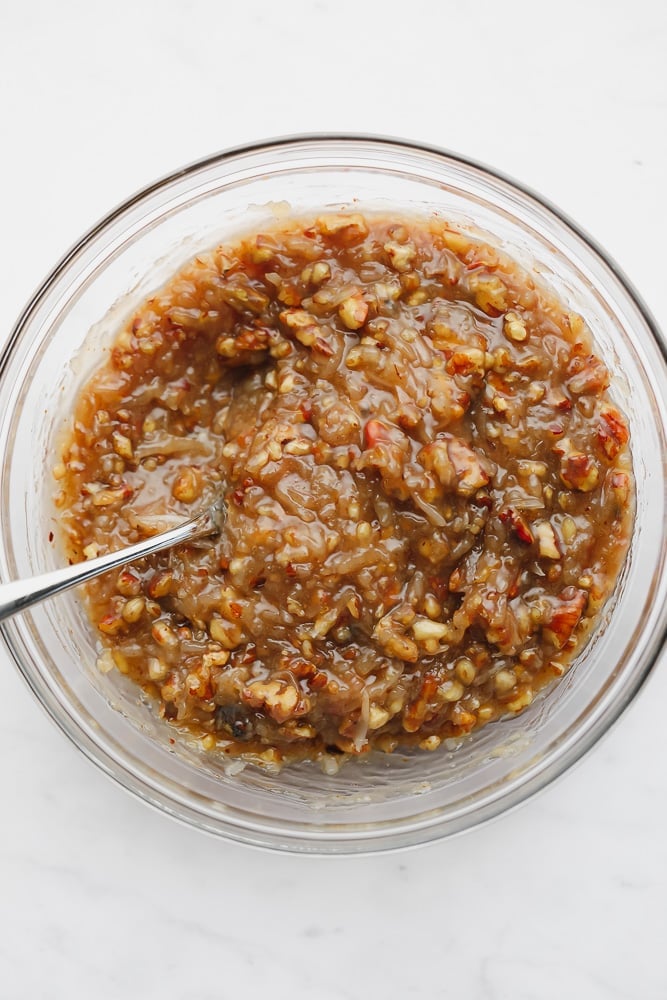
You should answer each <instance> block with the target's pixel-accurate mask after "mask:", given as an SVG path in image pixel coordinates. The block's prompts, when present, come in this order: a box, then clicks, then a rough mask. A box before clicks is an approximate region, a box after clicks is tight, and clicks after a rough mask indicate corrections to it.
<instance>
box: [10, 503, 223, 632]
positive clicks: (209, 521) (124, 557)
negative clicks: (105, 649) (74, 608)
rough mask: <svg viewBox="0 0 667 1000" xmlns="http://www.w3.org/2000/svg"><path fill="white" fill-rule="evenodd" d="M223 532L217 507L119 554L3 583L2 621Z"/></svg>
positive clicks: (111, 554)
mask: <svg viewBox="0 0 667 1000" xmlns="http://www.w3.org/2000/svg"><path fill="white" fill-rule="evenodd" d="M219 530H220V523H219V518H218V512H217V508H216V507H215V506H214V507H212V508H209V509H207V510H203V511H202V512H201V513H200V514H198V515H197V516H196V517H193V518H191V519H190V520H189V521H185V522H184V523H183V524H179V525H178V526H177V527H176V528H170V529H169V530H168V531H161V532H160V533H159V534H157V535H153V536H152V537H151V538H146V539H145V540H144V541H142V542H137V543H136V544H135V545H128V546H127V547H126V548H123V549H119V550H118V551H117V552H107V553H106V554H105V555H103V556H98V557H97V558H96V559H88V560H86V562H81V563H75V564H74V565H73V566H65V567H63V568H62V569H54V570H52V571H51V572H50V573H43V574H42V575H41V576H33V577H31V578H29V579H27V580H15V581H12V582H11V583H0V622H1V621H4V619H5V618H11V616H12V615H15V614H17V613H18V612H19V611H24V610H25V609H26V608H30V607H32V605H33V604H38V603H39V602H40V601H44V600H46V598H48V597H53V596H54V594H59V593H60V592H61V591H62V590H67V589H68V588H69V587H76V586H77V584H80V583H85V582H86V580H90V579H92V578H93V577H95V576H99V575H100V574H101V573H106V572H107V571H108V570H110V569H115V568H116V567H118V566H124V565H125V564H126V563H129V562H133V561H134V560H135V559H141V558H142V557H143V556H149V555H151V554H152V553H153V552H160V551H162V549H168V548H171V547H172V546H173V545H179V544H181V543H183V542H187V541H192V540H193V539H195V538H203V537H205V536H206V535H212V534H214V533H216V532H218V531H219Z"/></svg>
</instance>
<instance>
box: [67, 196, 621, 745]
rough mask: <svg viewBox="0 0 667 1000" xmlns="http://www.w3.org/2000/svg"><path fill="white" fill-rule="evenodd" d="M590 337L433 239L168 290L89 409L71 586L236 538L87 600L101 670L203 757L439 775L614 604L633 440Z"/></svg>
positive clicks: (70, 454) (102, 375) (346, 246)
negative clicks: (416, 764)
mask: <svg viewBox="0 0 667 1000" xmlns="http://www.w3.org/2000/svg"><path fill="white" fill-rule="evenodd" d="M608 384H609V373H608V371H607V369H606V367H605V365H604V364H603V363H602V361H601V360H600V359H599V358H598V357H597V356H596V355H595V353H594V346H593V344H592V342H591V335H590V332H589V330H588V329H587V327H586V324H585V322H584V321H583V319H582V318H581V317H580V316H578V315H575V314H573V313H571V312H568V311H567V309H566V308H565V307H564V306H563V305H562V304H561V303H559V302H558V301H556V300H555V299H554V298H553V296H552V295H551V293H549V292H548V291H546V290H545V289H544V288H541V287H539V286H538V285H536V283H535V281H534V280H533V279H532V278H531V277H530V276H529V275H528V274H527V273H526V272H524V271H522V270H521V269H520V268H519V267H518V266H517V265H516V264H515V263H514V262H512V261H511V260H509V259H508V258H506V257H505V256H503V255H502V254H501V253H500V252H499V251H498V250H496V249H494V248H493V247H492V246H489V245H487V244H485V243H483V242H480V241H476V240H473V239H471V238H469V237H468V236H465V235H463V234H461V233H460V232H457V231H455V230H454V229H453V228H452V227H448V226H447V225H446V224H445V223H443V222H439V221H425V220H424V221H422V222H417V221H410V222H407V221H405V220H398V221H397V220H391V219H387V218H372V217H368V218H366V217H363V216H362V215H359V214H354V215H353V214H341V215H326V216H321V217H320V218H318V219H316V220H315V221H312V220H311V221H310V222H305V223H304V222H303V221H293V222H291V223H290V224H287V225H285V226H284V227H283V228H281V229H279V230H278V229H276V230H275V231H270V232H266V233H262V234H260V235H253V236H252V237H249V238H246V239H243V240H240V241H238V242H237V243H235V244H233V245H228V246H227V245H226V246H222V247H218V248H217V249H215V250H213V251H212V252H210V253H207V254H203V255H201V256H199V257H197V258H196V259H195V260H193V261H192V262H191V263H189V264H188V265H187V266H185V267H183V268H182V270H181V271H179V273H178V274H176V275H175V276H174V277H173V278H172V279H171V280H170V281H169V282H168V284H167V285H165V286H164V287H163V288H162V289H161V290H159V291H158V292H156V293H155V294H154V295H153V296H152V297H151V298H150V299H148V300H147V301H146V302H144V304H143V305H141V306H140V307H139V308H138V309H137V310H136V312H135V313H134V315H132V316H131V317H130V319H129V321H128V323H127V325H126V326H125V328H124V329H123V330H122V331H121V332H120V334H119V336H118V337H117V340H116V342H115V345H114V346H113V348H112V350H111V352H110V356H109V358H108V361H107V362H106V364H104V365H103V366H102V367H101V368H100V369H99V371H98V372H97V373H96V375H95V376H94V377H93V378H92V380H91V381H90V382H89V383H88V384H87V385H86V387H85V389H84V390H83V391H82V393H81V395H80V396H79V398H78V400H77V402H76V410H75V416H74V421H73V429H72V433H71V437H70V439H69V440H68V443H67V445H66V447H65V449H64V452H63V455H62V463H61V464H60V465H59V466H58V467H57V469H56V476H57V478H58V479H59V487H60V492H59V494H58V495H57V497H56V504H57V506H58V507H59V510H60V516H61V519H62V525H63V530H64V534H65V539H66V544H67V547H68V549H69V551H70V554H71V556H72V558H73V559H76V560H79V559H82V558H90V557H92V556H95V555H97V554H99V553H102V552H104V551H107V550H110V549H114V548H117V547H119V546H120V545H123V544H129V543H131V542H134V541H137V540H138V539H140V538H142V537H145V536H146V535H148V534H151V533H154V532H155V531H158V530H160V529H163V528H165V527H168V526H171V525H172V524H174V523H175V522H177V521H181V520H183V519H185V518H187V517H188V516H191V515H193V514H194V513H196V512H197V511H198V509H199V508H201V507H202V506H204V505H205V504H207V503H209V502H210V501H211V500H212V499H213V498H214V497H215V495H216V494H217V493H218V492H219V491H223V492H224V495H225V496H226V498H227V506H228V519H227V527H226V530H225V531H224V533H223V535H222V536H221V537H219V538H217V539H213V540H206V541H204V542H200V543H197V544H192V545H189V546H185V547H182V548H179V549H177V550H174V551H171V552H169V553H165V554H162V555H158V556H154V557H151V558H150V559H145V560H143V561H142V562H140V563H137V564H135V565H132V566H128V567H127V568H126V569H125V570H124V571H123V572H121V573H120V575H118V574H109V575H107V576H104V577H102V578H100V579H97V580H94V581H93V582H92V583H90V584H88V585H87V604H88V609H89V613H90V617H91V619H92V621H93V623H94V625H95V627H96V628H97V629H98V630H99V634H100V640H101V643H102V652H101V654H100V658H99V666H100V668H101V669H103V670H110V669H113V668H116V669H118V670H119V671H121V672H122V673H124V674H129V675H130V676H131V677H132V678H133V679H134V680H135V681H136V682H137V683H138V684H140V685H141V686H142V687H143V688H144V689H145V690H146V691H147V692H148V693H149V695H151V696H152V697H153V698H154V699H155V701H156V703H157V705H158V706H159V711H160V713H161V714H162V715H163V716H164V717H165V718H166V719H168V720H171V721H172V722H173V723H174V724H175V725H177V726H178V727H179V728H181V729H184V730H186V731H188V732H190V733H191V734H192V733H194V734H196V735H197V736H199V737H201V738H202V740H203V745H204V747H205V748H207V749H210V750H214V749H216V748H217V750H218V751H219V752H225V753H231V754H245V755H247V756H248V757H249V759H251V760H255V761H260V762H261V761H264V762H265V763H269V762H270V763H272V764H279V763H280V762H281V761H286V760H287V761H288V760H294V759H302V758H309V759H317V758H321V759H323V760H325V761H326V760H329V761H331V760H332V758H330V757H328V755H329V754H332V753H338V754H340V753H341V752H342V753H344V754H363V753H366V752H367V751H369V750H370V749H373V748H378V749H380V750H384V751H389V752H390V751H392V750H394V749H395V748H396V747H398V746H403V745H408V744H418V745H419V746H420V747H423V748H425V749H429V750H432V749H435V748H436V747H437V746H438V745H439V744H440V742H441V741H442V740H443V739H445V738H448V737H457V736H460V735H462V734H465V733H469V732H470V731H471V730H473V729H474V728H475V727H478V726H481V725H483V724H484V723H487V722H489V721H490V720H492V719H495V718H497V717H499V716H502V715H506V714H511V713H517V712H520V711H521V710H522V709H523V708H525V707H526V706H527V705H529V704H530V703H531V701H532V699H533V697H534V696H535V693H536V692H537V691H538V690H539V689H540V688H542V687H543V686H544V685H545V684H547V683H548V682H549V681H551V680H552V679H553V678H556V677H559V676H560V675H562V674H563V673H564V671H565V670H566V669H567V667H568V665H569V663H570V662H571V660H572V658H573V655H574V653H575V652H576V651H577V650H578V649H579V648H580V646H581V643H582V640H583V638H584V637H585V635H586V634H587V632H588V631H589V630H590V627H591V624H593V623H594V622H595V621H596V619H597V617H598V616H599V613H600V609H601V608H602V606H603V604H604V602H605V601H606V599H607V598H608V596H609V594H610V593H611V591H612V590H613V588H614V584H615V580H616V577H617V575H618V571H619V567H620V566H621V564H622V561H623V558H624V555H625V552H626V549H627V546H628V541H629V535H630V530H631V524H632V514H633V502H634V487H633V479H632V466H631V460H630V454H629V450H628V447H627V445H628V430H627V427H626V422H625V420H624V418H623V416H622V414H621V413H619V411H618V410H617V409H616V407H615V406H614V405H613V403H612V402H611V401H610V399H609V397H608V395H607V392H606V390H607V386H608Z"/></svg>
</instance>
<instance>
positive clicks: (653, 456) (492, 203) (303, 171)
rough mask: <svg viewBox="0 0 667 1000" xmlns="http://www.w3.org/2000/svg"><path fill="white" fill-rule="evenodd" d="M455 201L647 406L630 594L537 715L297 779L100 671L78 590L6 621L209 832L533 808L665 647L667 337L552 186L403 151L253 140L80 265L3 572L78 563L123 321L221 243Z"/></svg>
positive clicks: (26, 348) (343, 830)
mask: <svg viewBox="0 0 667 1000" xmlns="http://www.w3.org/2000/svg"><path fill="white" fill-rule="evenodd" d="M324 207H327V208H336V209H340V208H352V209H359V208H360V209H362V210H365V211H381V212H397V213H398V214H403V215H406V214H407V215H422V216H424V215H426V216H428V215H431V214H432V213H434V212H435V213H438V214H439V215H441V216H442V217H445V218H447V219H450V220H452V221H454V222H456V223H457V224H459V225H460V226H462V227H463V228H470V229H472V230H477V231H479V230H482V231H487V232H488V233H489V234H491V235H492V238H493V239H494V240H495V241H496V242H499V243H500V244H501V245H502V246H503V247H504V248H505V249H506V250H507V252H508V253H510V254H511V255H512V256H513V257H515V259H517V260H518V261H519V262H520V263H522V264H523V265H524V266H525V267H527V268H529V269H532V270H534V271H536V272H537V273H538V275H539V276H540V278H541V280H543V281H546V282H547V283H548V284H550V285H551V286H552V287H553V288H554V290H555V291H556V292H557V294H558V295H560V296H561V297H562V298H563V299H565V300H566V301H567V302H568V303H569V304H570V306H571V308H573V309H575V310H577V311H579V312H581V313H583V314H584V315H585V317H586V319H587V320H588V322H589V324H590V325H591V327H592V329H593V333H594V335H595V338H596V340H597V343H598V346H599V349H600V351H601V353H602V355H603V356H604V358H605V360H606V362H607V364H608V365H609V367H610V369H611V371H612V372H613V373H614V385H613V393H614V396H615V397H616V399H617V401H618V404H619V405H620V406H621V407H622V408H623V410H624V411H625V412H626V414H627V415H628V417H629V421H630V426H631V435H632V450H633V460H634V464H635V473H636V477H637V493H638V509H637V518H636V524H635V528H634V534H633V538H632V544H631V551H630V557H629V559H628V562H627V565H626V567H625V570H624V573H623V576H622V580H621V582H620V584H619V587H618V590H617V593H616V595H615V598H614V600H613V601H612V602H611V604H610V605H609V606H608V607H607V609H606V613H605V615H604V618H603V620H602V622H601V623H600V626H599V627H598V629H597V631H596V632H595V634H594V635H593V636H592V638H591V640H590V642H589V643H588V644H587V646H586V649H585V650H584V651H583V652H582V654H581V655H580V656H579V658H578V660H577V662H576V664H575V666H574V668H573V669H572V670H571V671H570V672H569V673H568V675H567V676H566V677H565V678H564V679H562V680H561V681H560V682H559V683H558V684H557V685H556V686H555V687H552V688H551V689H550V690H549V691H548V692H546V693H544V694H543V695H542V696H541V697H539V698H538V699H537V700H536V702H535V703H534V704H533V705H532V706H531V707H530V708H529V709H528V710H527V711H526V712H525V713H523V714H522V715H520V716H518V717H516V718H512V719H507V720H504V721H501V722H498V723H494V724H492V725H490V726H488V727H486V728H485V729H483V730H481V731H480V732H479V733H477V734H474V735H473V736H472V737H469V738H467V739H465V740H461V741H458V742H457V743H454V744H449V745H448V746H447V747H443V748H441V749H440V750H439V751H437V752H435V753H424V752H409V753H395V754H393V755H391V756H384V755H378V756H372V757H370V758H365V759H362V760H359V761H354V762H351V763H349V764H348V765H346V766H345V767H344V768H343V769H342V770H341V771H340V773H339V774H338V775H334V776H326V775H324V774H323V773H322V772H321V771H320V769H319V767H318V766H317V765H308V764H302V765H299V766H295V767H290V768H287V769H285V770H283V772H282V773H281V774H279V775H275V774H271V773H268V772H263V771H259V770H258V769H256V768H251V767H249V768H246V769H244V770H241V771H239V770H238V765H237V764H236V763H231V762H229V761H226V760H223V759H221V758H220V757H216V756H215V755H211V754H209V755H206V754H205V753H203V752H202V751H201V750H200V749H199V747H198V744H197V743H196V741H187V740H185V739H184V738H181V737H177V738H176V741H175V743H171V742H170V741H171V740H172V739H174V738H175V737H176V736H177V734H176V733H175V731H174V729H173V728H172V727H170V726H169V725H168V724H167V723H165V722H162V721H161V720H159V719H158V718H157V716H156V714H155V713H154V712H153V710H152V709H151V706H150V705H149V704H148V703H147V701H146V700H145V698H144V697H143V696H141V694H140V693H139V692H138V691H137V689H136V687H134V685H132V684H131V683H130V682H128V681H127V680H126V678H123V677H121V676H120V675H118V674H116V673H115V672H114V673H113V674H110V675H102V674H100V672H99V671H98V670H97V669H96V667H95V661H96V657H97V646H96V643H97V639H96V636H95V633H94V631H93V629H92V628H91V627H90V625H89V623H88V621H87V619H86V616H85V613H84V611H83V608H82V605H81V603H80V600H79V599H78V598H77V595H76V593H70V594H67V595H62V596H60V597H58V598H57V599H54V600H52V601H51V602H49V603H46V604H44V605H42V606H41V607H39V608H37V609H36V610H34V611H33V612H32V613H29V614H28V613H26V614H24V615H23V616H21V617H18V618H16V619H14V620H12V621H10V622H8V623H5V625H3V626H2V629H1V631H2V637H3V639H4V641H5V644H6V646H7V647H8V649H9V651H10V653H11V655H12V657H13V658H14V660H15V661H16V663H17V665H18V667H19V669H20V670H21V672H22V673H23V675H24V677H25V678H26V680H27V682H28V684H29V685H30V687H31V688H32V689H33V691H34V693H35V694H36V696H37V698H38V699H39V701H40V702H41V703H42V704H43V705H44V706H45V708H46V709H47V711H48V712H49V713H50V714H51V716H52V717H53V718H54V719H55V721H56V722H57V724H58V725H59V726H60V727H61V728H62V729H63V730H64V732H65V733H66V734H67V735H68V736H69V737H70V738H71V739H72V740H73V741H74V742H75V743H76V744H77V745H78V746H79V747H80V748H81V750H83V752H84V753H86V754H87V755H88V756H89V757H90V758H91V759H92V760H94V761H95V762H96V763H97V764H98V765H100V766H101V767H102V768H103V769H104V770H105V771H106V772H107V773H109V774H110V775H111V776H112V777H114V778H115V779H116V780H117V781H119V782H120V783H121V784H122V785H124V786H125V787H126V788H128V789H130V790H131V791H133V792H135V793H137V794H138V795H140V796H141V797H142V798H144V799H145V800H147V801H148V802H151V803H153V804H154V805H156V806H158V807H160V808H162V809H163V810H165V811H166V812H168V813H171V814H173V815H175V816H177V817H179V818H181V819H183V820H186V821H188V822H190V823H192V824H193V825H195V826H198V827H201V828H202V829H205V830H208V831H211V832H214V833H218V834H221V835H223V836H226V837H230V838H233V839H236V840H240V841H244V842H247V843H251V844H256V845H264V846H268V847H273V848H277V849H283V850H293V851H303V852H317V853H346V852H358V851H372V850H381V849H387V848H392V847H399V846H407V845H411V844H416V843H419V842H423V841H427V840H431V839H435V838H437V837H441V836H444V835H447V834H451V833H456V832H459V831H461V830H463V829H466V828H468V827H470V826H473V825H475V824H477V823H479V822H481V821H483V820H486V819H488V818H490V817H492V816H494V815H496V814H497V813H499V812H501V811H502V810H504V809H506V808H509V807H511V806H513V805H516V804H517V803H519V802H520V801H522V800H523V799H525V798H526V797H527V796H528V795H530V794H531V793H533V792H534V791H536V790H537V789H539V788H541V787H543V786H544V785H545V784H546V783H548V782H549V781H550V780H551V779H552V778H554V777H555V776H557V775H558V774H560V773H561V772H562V771H564V770H565V769H566V768H567V767H568V766H570V765H571V764H572V763H573V762H574V761H576V760H577V759H579V757H580V756H581V755H582V754H583V753H584V752H585V751H586V750H587V749H588V748H590V747H591V746H592V745H593V744H594V743H595V742H596V740H597V739H598V738H599V737H600V736H601V735H602V733H604V732H605V731H606V729H607V728H608V727H609V725H610V724H611V723H612V722H613V721H614V720H615V719H616V718H617V717H618V715H619V714H620V713H621V711H622V710H623V708H624V707H625V706H626V705H627V704H628V703H629V701H630V700H631V699H632V697H633V696H634V694H635V693H636V692H637V690H638V689H639V687H640V685H641V683H642V681H643V680H644V679H645V677H646V676H647V674H648V672H649V670H650V668H651V666H652V665H653V664H654V662H655V660H656V657H657V656H658V653H659V650H660V647H661V645H662V643H663V640H664V632H665V607H666V600H665V598H666V596H667V595H666V589H667V584H666V575H665V473H664V470H665V457H666V455H667V447H666V440H665V427H666V424H667V421H666V399H667V389H666V387H667V375H666V370H665V362H664V356H663V353H662V349H661V345H660V341H659V335H658V334H657V332H656V331H655V328H654V327H653V325H652V323H651V320H650V317H648V316H647V314H646V311H645V309H644V308H643V307H642V305H641V303H640V302H639V301H638V299H637V297H636V295H635V293H634V292H633V291H632V289H631V288H630V287H629V286H628V285H627V282H625V280H624V279H623V278H622V276H619V275H618V272H617V270H616V269H615V268H614V267H613V265H612V266H610V265H609V264H608V263H606V262H605V260H604V258H603V256H602V255H601V252H600V251H598V250H597V249H596V248H595V247H594V246H593V245H592V244H591V242H590V241H589V240H588V239H587V238H585V237H583V236H582V235H580V234H579V233H578V232H577V231H575V229H574V228H573V227H572V226H571V224H569V223H568V222H566V221H564V220H563V219H562V218H561V217H560V216H559V215H558V214H557V213H555V211H553V210H551V209H550V208H549V207H547V206H546V205H545V204H544V203H542V202H541V201H540V200H538V199H537V198H536V197H535V196H532V195H531V194H529V193H527V192H525V191H522V190H520V189H519V188H518V187H517V186H515V185H514V184H512V183H510V182H508V181H506V180H504V179H502V178H500V177H498V176H496V175H494V174H492V173H490V172H489V171H486V170H484V169H483V168H480V167H478V166H476V165H473V164H470V163H468V162H465V161H463V160H461V159H459V158H456V157H453V156H450V155H447V154H444V153H441V152H438V151H431V150H428V149H422V148H416V147H412V146H408V145H404V144H401V143H397V142H388V141H381V140H374V139H364V138H332V139H326V138H318V137H314V138H310V139H308V138H306V139H303V140H291V141H283V142H277V143H272V144H268V145H265V146H260V147H255V148H250V149H245V150H239V151H232V152H231V153H227V154H222V155H220V156H218V157H214V158H211V159H210V160H208V161H205V162H203V163H200V164H195V165H194V166H193V167H191V168H188V169H186V170H183V171H180V172H179V173H177V174H175V175H173V176H172V177H169V178H167V179H165V180H164V181H161V182H158V183H157V184H155V185H154V186H152V187H151V188H150V189H148V190H146V191H145V192H142V193H140V194H139V195H137V196H136V197H135V198H133V199H131V200H130V201H128V202H127V203H125V204H124V205H123V206H121V207H120V208H118V209H117V210H116V211H115V212H113V213H112V214H111V215H110V216H109V217H108V218H107V219H105V220H103V222H102V223H100V224H99V225H98V226H97V227H96V228H95V229H94V230H92V231H91V232H90V233H89V234H87V236H85V237H84V238H83V239H82V241H81V242H80V243H79V244H78V245H77V246H76V247H74V248H73V250H72V251H70V253H69V254H68V255H67V256H66V257H65V258H64V259H63V261H61V263H60V264H59V265H58V267H57V268H56V269H55V271H54V272H53V273H52V275H50V277H49V278H48V279H47V280H46V282H45V283H44V285H43V286H42V288H41V289H39V291H38V292H37V293H36V295H35V297H34V298H33V300H32V301H31V302H30V303H29V305H28V306H27V308H26V310H25V312H24V314H23V316H22V317H21V318H20V320H19V322H18V324H17V326H16V329H15V330H14V333H13V336H12V338H11V341H10V345H9V346H8V348H7V350H6V351H5V354H4V355H3V360H2V372H1V379H2V380H1V382H0V421H1V423H0V458H1V460H2V467H1V473H0V475H1V479H0V510H1V525H0V575H1V576H2V578H3V579H11V578H16V577H20V576H27V575H29V574H35V573H39V572H42V571H44V570H47V569H50V568H53V567H55V566H56V565H58V564H59V563H60V562H61V561H62V558H63V556H62V552H61V551H60V550H59V549H58V547H57V546H54V545H51V544H49V542H48V535H49V532H50V531H56V532H57V528H56V526H55V519H54V510H53V507H52V494H53V492H54V483H53V480H52V477H51V475H50V471H49V470H50V469H51V468H52V466H53V465H54V463H55V461H56V460H57V458H56V456H57V443H58V440H59V438H60V436H61V435H62V433H63V431H64V429H65V428H66V426H67V423H68V419H69V416H70V413H71V409H72V404H73V400H74V398H75V396H76V393H77V391H78V389H79V387H80V386H81V385H82V384H83V383H84V382H85V381H86V379H87V377H88V376H89V375H90V374H91V372H92V371H93V370H94V369H95V367H96V366H97V365H98V364H99V363H100V359H101V358H102V357H103V355H104V351H105V349H106V348H108V346H109V344H110V343H111V341H112V340H113V337H114V335H115V333H116V332H117V330H118V328H119V326H120V324H121V322H122V321H123V319H124V318H125V317H126V316H127V314H128V313H129V312H130V311H131V310H132V309H134V308H135V307H136V305H137V304H138V303H139V302H140V301H141V300H142V299H143V298H144V297H145V296H146V295H147V294H148V293H149V292H150V291H151V290H152V289H154V288H156V287H158V286H159V285H160V284H161V283H162V282H163V281H165V280H166V279H167V278H168V277H169V275H170V274H171V273H173V272H174V271H175V270H176V269H177V268H178V266H179V265H180V264H182V263H183V262H185V261H186V260H187V259H189V258H191V257H192V256H193V255H195V254H196V253H197V252H198V251H199V250H202V249H206V248H209V247H211V246H214V245H215V244H216V243H217V242H218V241H222V240H226V239H229V238H230V237H231V236H234V235H236V234H239V233H243V232H245V231H250V230H253V229H257V228H261V227H262V226H265V225H267V223H271V222H275V221H276V218H278V219H280V217H281V214H283V213H285V212H286V211H289V212H293V213H299V214H304V215H307V214H309V213H313V212H317V211H319V210H321V209H322V208H324Z"/></svg>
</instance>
